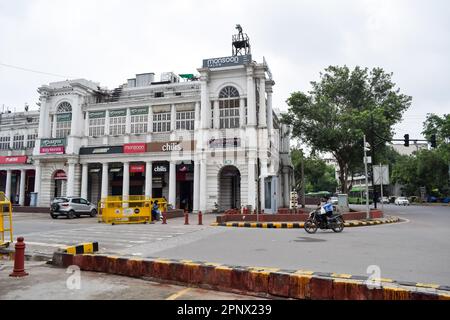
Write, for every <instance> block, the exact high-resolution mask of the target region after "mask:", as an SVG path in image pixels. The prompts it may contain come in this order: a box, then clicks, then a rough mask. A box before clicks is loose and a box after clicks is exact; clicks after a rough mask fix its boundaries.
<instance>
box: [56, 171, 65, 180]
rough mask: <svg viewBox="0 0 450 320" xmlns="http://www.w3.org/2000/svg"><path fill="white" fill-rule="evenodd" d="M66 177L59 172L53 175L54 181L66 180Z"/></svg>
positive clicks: (62, 172) (63, 173)
mask: <svg viewBox="0 0 450 320" xmlns="http://www.w3.org/2000/svg"><path fill="white" fill-rule="evenodd" d="M66 179H67V175H66V173H65V172H64V171H62V170H59V171H57V172H56V173H55V180H66Z"/></svg>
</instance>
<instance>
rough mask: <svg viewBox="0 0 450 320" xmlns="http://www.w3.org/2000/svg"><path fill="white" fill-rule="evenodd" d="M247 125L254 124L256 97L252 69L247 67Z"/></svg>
mask: <svg viewBox="0 0 450 320" xmlns="http://www.w3.org/2000/svg"><path fill="white" fill-rule="evenodd" d="M247 125H249V126H256V99H255V83H254V80H253V70H252V69H250V68H248V69H247Z"/></svg>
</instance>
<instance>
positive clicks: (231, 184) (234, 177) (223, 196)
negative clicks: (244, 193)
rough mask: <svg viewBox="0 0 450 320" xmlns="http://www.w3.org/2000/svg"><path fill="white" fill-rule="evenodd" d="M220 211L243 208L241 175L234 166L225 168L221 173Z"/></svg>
mask: <svg viewBox="0 0 450 320" xmlns="http://www.w3.org/2000/svg"><path fill="white" fill-rule="evenodd" d="M218 204H219V210H220V211H225V210H228V209H239V208H240V207H241V173H240V172H239V170H238V169H237V168H236V167H234V166H226V167H223V168H222V170H220V172H219V203H218Z"/></svg>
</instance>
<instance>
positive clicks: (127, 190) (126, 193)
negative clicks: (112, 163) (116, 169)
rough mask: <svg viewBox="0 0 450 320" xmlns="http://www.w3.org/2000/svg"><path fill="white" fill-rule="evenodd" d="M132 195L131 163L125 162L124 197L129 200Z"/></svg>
mask: <svg viewBox="0 0 450 320" xmlns="http://www.w3.org/2000/svg"><path fill="white" fill-rule="evenodd" d="M129 195H130V163H129V162H124V163H123V183H122V199H123V200H124V201H126V200H128V196H129Z"/></svg>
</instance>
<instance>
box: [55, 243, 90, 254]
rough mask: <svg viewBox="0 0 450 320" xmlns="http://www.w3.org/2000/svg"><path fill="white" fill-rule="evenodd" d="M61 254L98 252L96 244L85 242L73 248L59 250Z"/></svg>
mask: <svg viewBox="0 0 450 320" xmlns="http://www.w3.org/2000/svg"><path fill="white" fill-rule="evenodd" d="M61 249H62V251H63V252H65V253H68V254H85V253H94V252H97V251H98V242H86V243H82V244H78V245H75V246H68V247H65V248H61Z"/></svg>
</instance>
